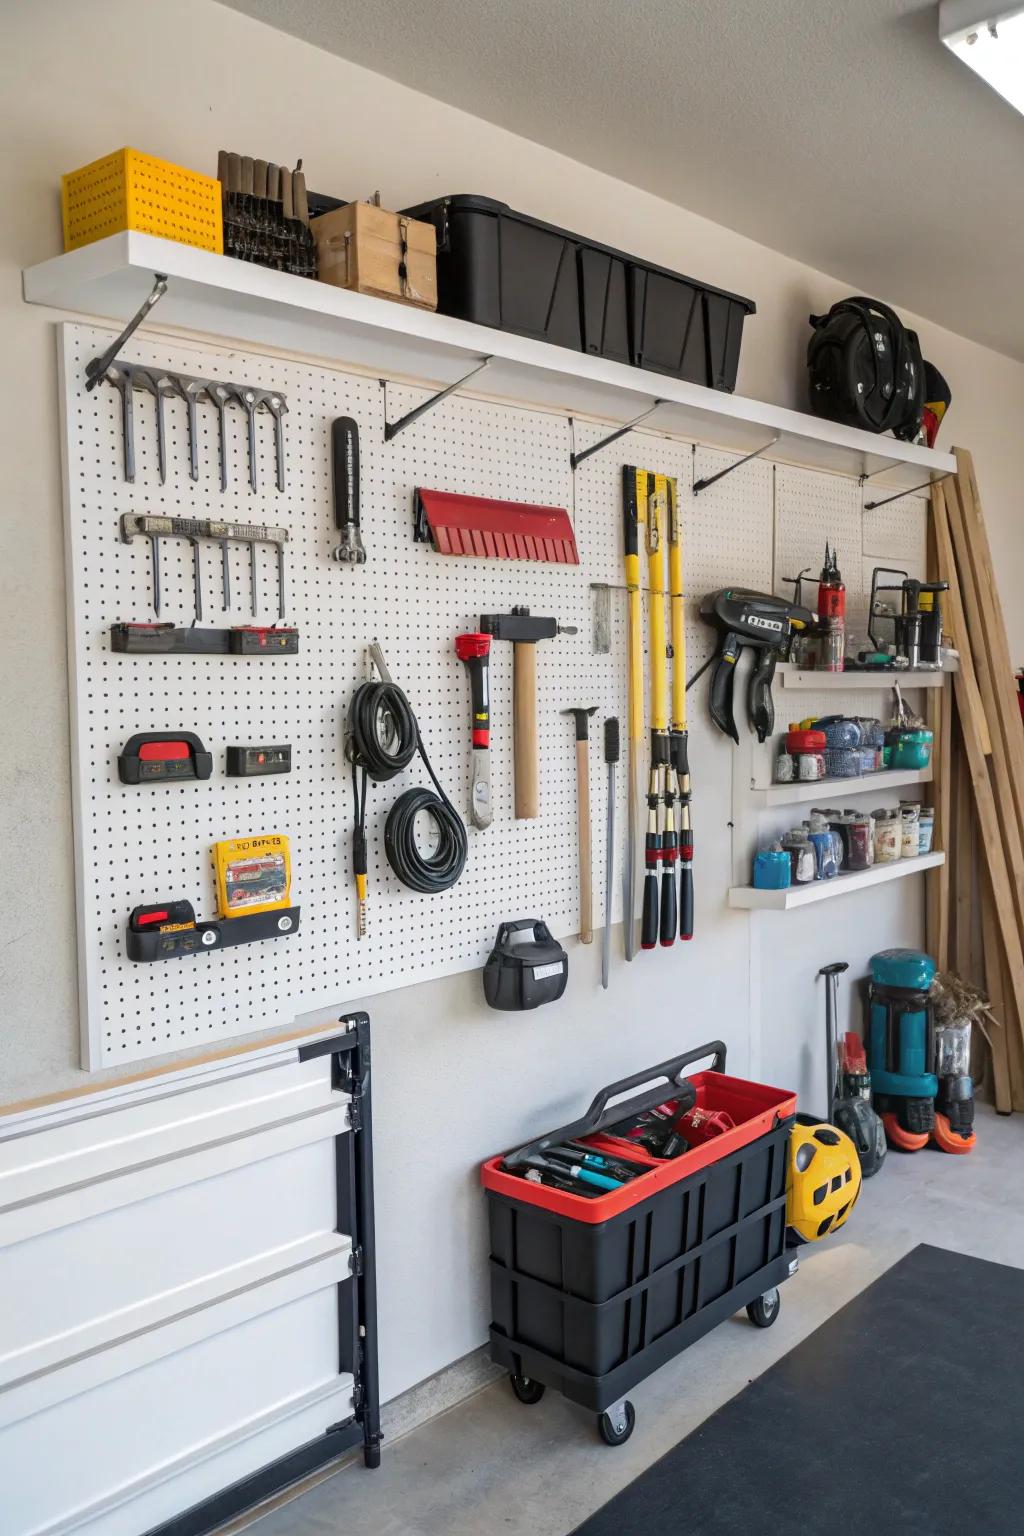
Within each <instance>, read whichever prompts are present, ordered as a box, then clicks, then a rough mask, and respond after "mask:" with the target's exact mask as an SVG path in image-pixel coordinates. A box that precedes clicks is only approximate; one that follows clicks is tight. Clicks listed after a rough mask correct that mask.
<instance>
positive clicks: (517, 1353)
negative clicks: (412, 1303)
mask: <svg viewBox="0 0 1024 1536" xmlns="http://www.w3.org/2000/svg"><path fill="white" fill-rule="evenodd" d="M708 1056H712V1057H713V1058H714V1062H713V1066H712V1069H711V1070H710V1071H704V1072H697V1073H694V1074H692V1075H691V1076H690V1077H689V1078H685V1077H684V1076H683V1072H684V1069H685V1068H686V1067H688V1066H690V1065H692V1064H693V1063H694V1062H697V1061H701V1060H703V1059H704V1058H705V1057H708ZM651 1084H657V1085H658V1086H654V1087H652V1086H649V1085H651ZM666 1084H667V1085H668V1086H667V1087H666ZM641 1087H646V1091H645V1092H644V1093H641V1094H637V1095H636V1096H635V1097H633V1098H630V1099H625V1100H623V1099H621V1098H620V1097H619V1096H620V1095H622V1094H624V1093H627V1092H629V1091H630V1090H631V1089H636V1088H641ZM612 1099H616V1100H617V1102H616V1103H614V1104H611V1103H610V1101H611V1100H612ZM694 1106H696V1107H698V1108H700V1109H702V1110H705V1111H719V1112H721V1111H724V1115H722V1116H721V1120H722V1123H723V1125H724V1124H725V1122H726V1118H728V1119H729V1120H731V1121H732V1125H731V1128H727V1129H724V1130H723V1131H722V1134H720V1135H717V1136H714V1137H712V1138H710V1139H708V1140H706V1141H702V1142H699V1143H697V1144H696V1145H694V1144H689V1145H687V1144H686V1143H685V1127H684V1128H683V1130H682V1137H683V1138H684V1149H683V1150H681V1151H679V1152H677V1155H676V1156H674V1157H657V1156H655V1155H653V1154H652V1153H651V1152H649V1151H648V1150H647V1148H646V1147H645V1146H644V1145H643V1144H641V1143H640V1142H637V1141H633V1140H629V1139H627V1138H626V1135H625V1132H626V1130H627V1128H634V1127H635V1125H636V1123H637V1121H638V1117H640V1116H649V1114H650V1112H651V1111H652V1110H655V1109H657V1110H659V1112H661V1114H662V1116H663V1117H664V1116H665V1115H669V1116H671V1117H672V1118H674V1119H675V1121H676V1123H677V1125H678V1124H679V1122H680V1121H684V1120H685V1116H686V1115H687V1113H688V1112H690V1111H691V1110H692V1109H693V1107H694ZM795 1115H796V1095H795V1094H794V1093H789V1092H786V1091H785V1090H783V1089H780V1088H769V1087H767V1086H766V1085H764V1084H762V1083H749V1082H744V1081H743V1080H742V1079H740V1078H736V1077H727V1076H726V1074H725V1046H724V1045H723V1044H722V1042H721V1041H720V1040H715V1041H711V1042H710V1043H709V1044H707V1045H702V1046H699V1047H698V1048H697V1049H696V1050H692V1051H687V1052H686V1053H685V1054H684V1055H682V1056H676V1057H674V1058H673V1059H672V1060H671V1061H664V1062H661V1063H660V1065H658V1066H654V1067H650V1068H648V1069H647V1070H646V1071H643V1072H638V1073H636V1074H634V1076H632V1077H626V1078H623V1079H622V1080H621V1081H619V1082H617V1083H610V1084H609V1085H608V1086H607V1087H606V1088H602V1089H601V1091H600V1093H598V1095H597V1097H596V1098H595V1099H594V1102H593V1103H592V1104H591V1106H590V1108H589V1109H588V1110H587V1113H586V1114H585V1115H584V1116H583V1118H582V1119H580V1120H577V1121H575V1122H574V1123H573V1124H571V1125H564V1126H561V1127H560V1128H559V1129H558V1130H555V1131H551V1132H550V1133H549V1134H548V1135H546V1136H541V1137H539V1138H538V1139H537V1140H535V1141H532V1142H530V1143H528V1145H526V1146H524V1147H520V1148H518V1149H517V1150H516V1151H514V1152H510V1153H508V1154H506V1155H505V1156H504V1157H500V1156H499V1157H493V1158H491V1159H490V1160H489V1161H488V1162H486V1163H485V1164H484V1165H483V1168H482V1170H481V1182H482V1183H483V1186H484V1188H485V1189H486V1191H487V1203H488V1211H489V1217H490V1235H491V1301H492V1307H493V1315H494V1321H493V1323H492V1324H491V1330H490V1341H491V1358H492V1359H493V1360H494V1362H495V1363H496V1364H497V1365H500V1366H503V1367H504V1368H505V1369H506V1370H507V1371H508V1372H509V1375H510V1377H511V1382H512V1390H513V1391H514V1393H515V1395H516V1397H518V1398H519V1400H520V1402H523V1403H536V1402H539V1401H540V1399H541V1397H543V1395H544V1391H545V1389H546V1388H547V1387H549V1386H550V1387H555V1388H557V1389H558V1390H559V1391H560V1392H561V1393H562V1394H563V1396H565V1397H567V1398H569V1399H570V1400H571V1401H572V1402H575V1403H579V1404H580V1405H581V1406H582V1407H584V1408H587V1409H589V1410H590V1411H591V1412H593V1413H596V1414H597V1418H598V1429H599V1432H600V1434H601V1437H602V1438H603V1439H604V1440H605V1441H606V1442H607V1444H609V1445H621V1444H622V1443H623V1442H624V1441H625V1440H628V1438H629V1436H630V1435H631V1434H632V1432H633V1426H634V1423H635V1413H634V1410H633V1405H632V1404H631V1403H630V1402H629V1401H628V1399H627V1397H626V1393H627V1392H628V1391H629V1389H630V1388H631V1387H634V1386H636V1384H637V1383H638V1382H640V1381H643V1380H644V1379H645V1377H647V1376H649V1375H650V1374H651V1373H652V1371H655V1370H657V1369H658V1367H659V1366H661V1365H664V1364H665V1363H666V1362H667V1361H669V1360H671V1359H673V1358H674V1357H675V1356H676V1355H678V1354H679V1353H680V1352H681V1351H682V1350H684V1349H686V1348H687V1347H688V1346H689V1345H690V1344H693V1343H695V1342H696V1340H697V1339H699V1338H701V1337H702V1336H703V1335H704V1334H705V1333H708V1332H710V1330H711V1329H712V1328H714V1327H716V1326H717V1324H718V1323H720V1322H722V1321H724V1319H725V1318H727V1317H730V1316H731V1315H732V1314H733V1313H734V1312H736V1311H738V1310H739V1308H740V1307H746V1309H747V1314H748V1316H749V1317H750V1320H751V1322H753V1323H754V1324H756V1325H757V1326H758V1327H761V1328H767V1327H770V1326H771V1324H772V1323H773V1322H774V1321H775V1319H776V1317H777V1316H778V1313H779V1292H778V1287H779V1285H780V1284H781V1283H782V1281H783V1280H785V1279H787V1278H788V1276H789V1275H791V1274H792V1273H793V1272H794V1271H795V1269H796V1263H795V1262H794V1259H793V1256H792V1255H791V1254H788V1253H787V1251H786V1144H787V1142H788V1139H789V1132H790V1127H791V1125H792V1124H793V1121H794V1118H795ZM562 1147H572V1148H580V1147H585V1148H586V1151H587V1155H588V1159H587V1160H589V1161H590V1162H591V1163H594V1164H600V1163H601V1162H602V1160H603V1161H604V1164H605V1166H606V1167H607V1166H608V1165H609V1164H614V1162H615V1160H616V1159H620V1160H621V1163H622V1164H625V1165H626V1166H627V1167H628V1165H633V1168H634V1169H636V1168H637V1167H638V1166H639V1169H640V1170H641V1171H637V1172H635V1173H634V1174H633V1176H632V1177H628V1178H626V1179H625V1180H623V1181H621V1182H619V1183H618V1184H617V1185H616V1186H615V1187H613V1188H611V1189H608V1190H607V1192H604V1190H595V1189H594V1188H593V1186H592V1185H591V1186H590V1187H589V1188H587V1189H586V1190H585V1191H584V1192H583V1193H579V1194H578V1193H575V1192H573V1191H572V1190H571V1189H570V1188H567V1187H565V1186H566V1185H567V1184H569V1183H570V1182H571V1181H569V1180H562V1179H560V1178H558V1177H557V1176H551V1177H550V1178H549V1177H548V1175H546V1174H541V1175H540V1176H539V1180H540V1181H538V1182H533V1181H532V1179H531V1176H530V1175H531V1170H535V1169H536V1167H537V1165H538V1164H542V1165H546V1162H547V1159H548V1158H549V1156H550V1154H551V1153H552V1152H553V1151H555V1150H556V1149H559V1148H562ZM563 1155H564V1154H563ZM524 1174H525V1175H526V1176H525V1177H524V1176H522V1175H524ZM533 1176H534V1178H536V1177H537V1175H536V1174H535V1173H534V1175H533ZM607 1182H608V1183H612V1182H613V1181H612V1180H608V1181H607Z"/></svg>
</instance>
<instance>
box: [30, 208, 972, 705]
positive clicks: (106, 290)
mask: <svg viewBox="0 0 1024 1536" xmlns="http://www.w3.org/2000/svg"><path fill="white" fill-rule="evenodd" d="M155 272H162V273H163V274H164V275H165V276H166V277H167V278H168V280H169V282H168V289H167V293H166V294H165V296H164V297H163V298H162V299H161V300H160V302H159V304H158V305H157V307H156V308H155V309H154V311H153V315H152V320H153V324H154V325H156V326H166V327H171V328H175V329H182V330H188V331H198V332H201V333H203V334H206V335H213V336H217V337H227V338H232V339H237V340H238V341H242V342H249V343H254V344H256V345H257V346H270V347H276V348H280V349H281V350H282V351H285V352H288V353H291V354H294V353H306V354H311V355H313V356H319V357H328V358H332V359H335V360H337V361H339V362H343V363H347V364H349V365H350V366H352V367H356V368H363V369H366V370H368V371H372V372H373V373H375V374H379V375H381V376H387V377H389V378H402V379H408V380H413V381H416V382H419V383H424V384H429V385H430V386H432V387H436V386H444V385H448V384H451V383H454V382H455V381H456V380H457V379H460V378H462V377H463V376H464V375H465V374H466V373H468V372H469V370H470V369H471V368H472V367H473V366H474V365H475V364H476V363H478V362H479V361H480V360H481V358H483V357H486V356H490V357H492V358H493V361H492V362H491V364H490V366H489V367H488V368H487V369H486V370H485V371H484V372H483V373H481V374H480V375H479V376H478V377H477V379H476V380H474V383H473V386H472V389H473V393H475V394H480V395H486V396H491V397H494V398H497V399H503V400H510V401H513V400H514V401H517V402H520V403H523V404H526V405H534V406H541V407H545V408H547V409H550V410H557V411H565V412H567V413H570V414H579V415H586V416H593V417H597V418H599V419H601V420H607V421H610V422H613V423H615V424H616V425H619V424H621V423H623V422H627V421H631V420H632V419H633V418H634V417H635V416H638V415H639V414H640V413H641V412H642V411H644V410H646V409H647V408H648V407H649V406H650V405H651V404H652V402H653V401H654V399H659V400H661V401H662V402H664V403H663V404H662V405H661V406H659V408H658V410H657V412H656V413H655V414H654V415H652V416H651V418H650V420H649V423H648V425H649V427H650V429H651V430H659V429H660V430H662V431H664V432H667V433H673V434H676V435H678V436H680V437H683V438H686V439H688V440H690V441H694V442H700V443H706V444H709V445H713V446H715V447H719V448H723V449H726V450H728V451H731V452H735V453H750V452H751V451H752V450H753V449H755V448H760V447H761V446H762V445H763V444H764V443H765V442H766V441H767V440H768V438H769V437H770V436H771V435H772V434H773V433H779V434H780V437H779V441H778V442H777V443H775V444H774V446H773V447H772V448H771V449H770V450H769V451H768V452H767V453H766V454H765V457H766V458H768V459H774V460H777V461H780V462H783V463H793V464H800V465H805V466H807V467H808V468H811V469H824V470H831V471H832V472H834V473H837V474H844V475H862V474H867V475H878V474H879V472H880V471H885V472H886V473H885V475H884V479H877V480H875V481H873V483H872V491H873V493H874V494H875V495H884V494H889V495H891V494H893V493H894V492H898V491H903V490H910V489H911V488H914V487H917V486H920V485H921V484H922V483H925V482H927V481H928V480H929V479H934V478H938V477H939V476H942V475H948V474H953V473H954V472H955V470H956V463H955V460H954V459H953V456H952V454H949V453H938V452H936V451H935V450H934V449H931V448H922V447H919V446H918V445H917V444H914V443H900V442H897V441H896V439H895V438H891V437H876V436H875V435H874V434H873V433H870V432H861V431H859V430H857V429H856V428H853V427H844V426H841V425H840V424H839V423H837V422H831V421H822V420H820V419H819V418H818V417H815V416H810V415H803V414H802V413H800V412H799V411H791V410H786V409H784V408H783V407H781V406H777V405H769V404H766V403H765V402H763V401H760V400H745V399H743V398H742V397H740V396H738V395H729V394H724V393H722V392H721V391H718V390H713V389H706V388H703V387H702V386H700V385H697V384H687V383H684V382H682V381H681V380H679V379H671V378H667V377H665V376H664V375H661V374H657V373H649V372H645V371H644V370H643V369H640V368H631V367H629V366H628V365H627V364H625V363H615V362H609V361H607V360H606V359H604V358H599V357H592V356H590V355H589V354H587V353H582V352H573V351H570V350H569V349H568V348H565V347H555V346H551V345H550V344H549V343H547V342H542V341H534V340H531V339H530V338H528V337H523V336H514V335H511V334H510V333H508V332H505V331H497V330H491V329H490V328H489V327H486V326H480V325H471V324H469V323H468V322H467V321H464V320H456V319H453V318H452V317H451V316H449V315H438V314H432V313H431V312H430V311H429V310H422V309H414V308H411V307H410V306H408V305H404V304H394V303H389V302H388V301H387V300H386V299H375V298H371V297H369V296H368V295H366V294H360V293H348V292H347V291H346V290H344V289H342V288H334V287H332V286H330V285H329V284H327V283H319V282H314V281H312V280H310V279H309V278H303V277H294V276H292V275H291V274H290V273H287V272H272V271H271V270H270V269H269V268H267V267H259V266H255V265H252V264H251V263H249V262H242V261H236V260H234V259H233V258H232V257H230V256H216V255H213V254H212V253H211V252H209V251H200V250H197V249H195V247H193V246H189V245H180V244H178V243H177V242H176V241H173V240H160V239H157V238H156V237H155V236H153V235H142V234H136V233H135V232H134V231H125V232H124V233H122V234H117V235H110V236H108V237H107V239H105V240H97V241H96V242H95V243H94V244H92V245H87V246H83V247H82V248H81V249H80V250H77V251H68V252H67V253H66V254H65V255H63V256H54V257H53V258H52V259H51V260H49V261H44V262H40V263H39V264H38V265H37V266H34V267H29V268H27V269H26V271H25V272H24V274H23V287H24V295H25V298H26V300H27V301H28V302H29V303H30V304H46V305H51V306H53V307H54V308H56V309H64V310H72V311H74V312H75V313H78V314H85V315H90V316H102V317H103V318H105V319H108V320H113V321H115V322H117V323H119V324H124V323H125V322H126V321H127V320H128V319H129V318H130V317H131V316H132V315H133V314H134V313H135V312H136V310H137V309H138V308H139V306H140V305H141V304H142V302H143V300H144V299H145V298H146V297H147V296H148V294H149V292H150V290H151V289H152V286H153V274H154V273H155ZM747 324H748V327H749V341H748V345H752V344H754V336H755V328H756V326H757V324H758V321H757V317H756V316H754V317H753V318H752V319H750V320H749V321H748V322H747ZM580 472H581V473H585V471H584V470H582V469H581V471H580ZM924 686H927V685H924Z"/></svg>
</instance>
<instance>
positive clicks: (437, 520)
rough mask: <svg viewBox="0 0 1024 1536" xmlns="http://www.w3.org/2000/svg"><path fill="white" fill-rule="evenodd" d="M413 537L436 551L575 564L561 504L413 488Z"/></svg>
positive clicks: (572, 540) (573, 546)
mask: <svg viewBox="0 0 1024 1536" xmlns="http://www.w3.org/2000/svg"><path fill="white" fill-rule="evenodd" d="M413 536H414V538H415V539H416V540H417V541H418V542H420V543H424V544H425V543H427V542H428V541H429V542H430V543H432V544H433V546H434V548H435V549H436V550H437V552H438V554H440V555H470V556H474V555H475V556H477V557H478V558H480V559H484V560H548V561H552V562H553V563H554V564H556V565H579V563H580V557H579V552H578V550H577V548H576V535H575V534H574V533H573V530H572V523H571V522H570V521H569V514H568V512H566V510H565V508H564V507H536V506H530V505H528V504H527V503H525V502H519V501H491V500H488V499H487V498H485V497H481V496H457V495H455V494H453V493H452V492H450V491H425V490H422V489H419V488H418V489H417V491H416V513H415V521H414V528H413Z"/></svg>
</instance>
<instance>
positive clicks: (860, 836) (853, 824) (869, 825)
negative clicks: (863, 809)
mask: <svg viewBox="0 0 1024 1536" xmlns="http://www.w3.org/2000/svg"><path fill="white" fill-rule="evenodd" d="M847 837H848V841H849V850H850V851H849V854H848V857H847V861H846V865H847V868H848V869H849V870H850V871H851V872H852V871H854V870H858V869H870V868H871V866H872V864H873V863H874V862H875V846H874V822H873V820H872V818H871V817H870V816H867V815H863V814H861V813H859V812H857V811H854V812H853V813H852V814H850V819H849V821H848V823H847Z"/></svg>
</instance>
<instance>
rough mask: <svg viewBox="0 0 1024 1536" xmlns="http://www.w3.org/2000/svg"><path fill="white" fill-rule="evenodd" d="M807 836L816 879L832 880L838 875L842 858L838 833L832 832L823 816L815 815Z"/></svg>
mask: <svg viewBox="0 0 1024 1536" xmlns="http://www.w3.org/2000/svg"><path fill="white" fill-rule="evenodd" d="M807 836H808V839H809V840H810V842H811V844H812V846H813V848H814V856H815V866H816V868H815V874H816V878H817V879H819V880H834V879H835V877H836V875H838V873H839V859H840V858H841V857H842V843H841V841H840V839H839V835H838V833H836V832H833V831H832V828H831V827H830V826H829V824H828V822H827V821H826V820H825V818H824V816H817V815H816V816H812V817H811V820H810V825H809V827H808V831H807Z"/></svg>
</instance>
